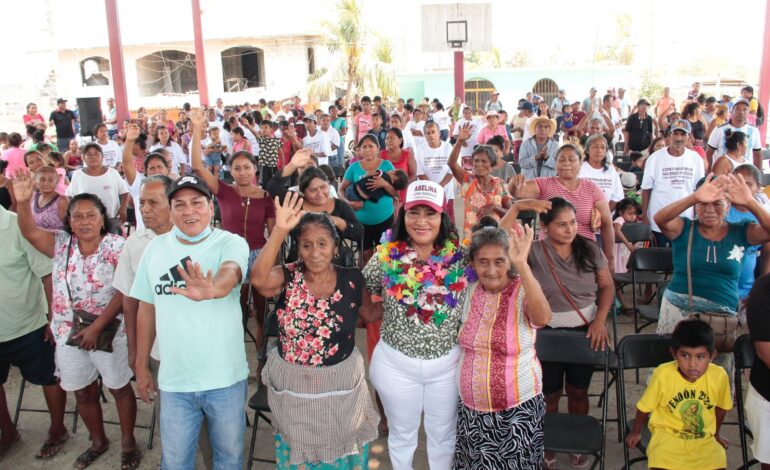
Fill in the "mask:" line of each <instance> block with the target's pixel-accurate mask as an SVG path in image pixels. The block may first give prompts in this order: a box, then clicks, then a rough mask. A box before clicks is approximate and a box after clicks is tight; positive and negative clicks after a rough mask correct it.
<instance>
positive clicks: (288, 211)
mask: <svg viewBox="0 0 770 470" xmlns="http://www.w3.org/2000/svg"><path fill="white" fill-rule="evenodd" d="M302 202H303V199H302V198H301V197H300V195H299V193H297V192H295V191H289V192H288V193H287V194H286V196H285V197H284V198H283V204H281V203H280V202H279V201H278V197H276V198H275V226H276V228H280V229H282V230H287V231H290V230H291V229H293V228H294V227H296V226H297V224H299V220H300V219H301V218H302V216H303V215H304V214H305V211H303V210H302Z"/></svg>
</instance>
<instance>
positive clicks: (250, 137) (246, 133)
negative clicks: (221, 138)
mask: <svg viewBox="0 0 770 470" xmlns="http://www.w3.org/2000/svg"><path fill="white" fill-rule="evenodd" d="M241 129H243V135H244V137H246V140H248V141H249V143H250V144H251V154H252V155H259V142H257V138H256V137H255V136H254V134H253V133H252V132H251V131H250V130H248V129H247V128H245V127H241Z"/></svg>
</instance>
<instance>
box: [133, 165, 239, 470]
mask: <svg viewBox="0 0 770 470" xmlns="http://www.w3.org/2000/svg"><path fill="white" fill-rule="evenodd" d="M168 195H169V201H170V205H171V217H172V221H173V223H174V228H173V229H172V230H171V232H169V233H166V234H163V235H159V236H157V237H156V238H155V239H153V240H152V241H151V242H150V244H149V246H148V247H147V249H146V250H145V252H144V255H143V256H142V260H141V262H140V263H139V267H138V269H137V272H136V278H135V280H134V284H133V286H132V287H131V297H134V298H136V299H138V300H139V301H140V304H139V313H138V319H137V358H136V377H137V388H138V389H139V395H140V396H141V397H142V399H143V400H144V401H146V402H149V400H150V395H151V394H152V393H153V392H154V390H155V386H154V384H153V383H152V376H151V373H150V370H149V367H148V364H149V354H150V349H151V346H152V342H153V340H154V339H155V336H156V333H157V338H158V345H159V346H160V356H161V357H162V358H163V361H162V362H161V365H160V372H159V375H158V388H159V389H160V392H161V400H162V402H163V407H162V408H161V413H160V422H161V426H160V429H161V439H162V441H163V463H164V467H168V468H192V467H194V465H195V445H194V443H195V442H197V440H198V434H199V431H200V426H201V421H202V419H203V416H204V415H205V416H206V418H207V420H208V428H209V437H210V439H211V443H212V447H213V448H214V449H215V453H214V462H213V463H214V468H228V469H229V468H242V467H243V434H244V432H245V430H246V421H245V414H244V412H243V410H244V406H245V403H246V391H247V384H246V378H247V376H248V363H247V361H246V351H245V348H244V343H243V325H242V324H241V307H240V301H239V298H240V289H239V288H240V284H241V282H242V280H243V277H244V276H245V274H246V266H247V262H248V255H249V249H248V245H247V244H246V241H245V240H244V239H243V238H241V237H238V236H236V235H233V234H231V233H229V232H224V231H221V230H212V229H211V227H210V225H209V224H210V223H211V218H212V216H213V214H214V207H213V203H212V201H211V192H210V191H209V189H208V187H207V186H206V184H205V183H204V182H203V181H201V180H199V179H198V178H196V177H194V176H185V177H183V178H181V179H179V180H177V181H176V182H174V184H173V185H172V186H171V187H170V188H169V191H168ZM191 444H192V445H191Z"/></svg>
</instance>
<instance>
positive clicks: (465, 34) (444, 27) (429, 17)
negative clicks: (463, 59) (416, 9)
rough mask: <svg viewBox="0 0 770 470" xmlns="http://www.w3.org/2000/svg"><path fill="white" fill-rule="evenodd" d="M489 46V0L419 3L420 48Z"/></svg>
mask: <svg viewBox="0 0 770 470" xmlns="http://www.w3.org/2000/svg"><path fill="white" fill-rule="evenodd" d="M491 49H492V4H490V3H444V4H434V5H422V50H423V52H449V51H454V50H463V51H489V50H491Z"/></svg>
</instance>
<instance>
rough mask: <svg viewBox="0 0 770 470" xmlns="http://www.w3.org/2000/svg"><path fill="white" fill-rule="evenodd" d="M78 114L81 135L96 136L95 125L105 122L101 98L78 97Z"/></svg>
mask: <svg viewBox="0 0 770 470" xmlns="http://www.w3.org/2000/svg"><path fill="white" fill-rule="evenodd" d="M78 115H79V116H80V135H81V136H83V137H94V127H96V125H97V124H101V123H102V122H104V121H103V120H102V104H101V100H100V99H99V98H78Z"/></svg>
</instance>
